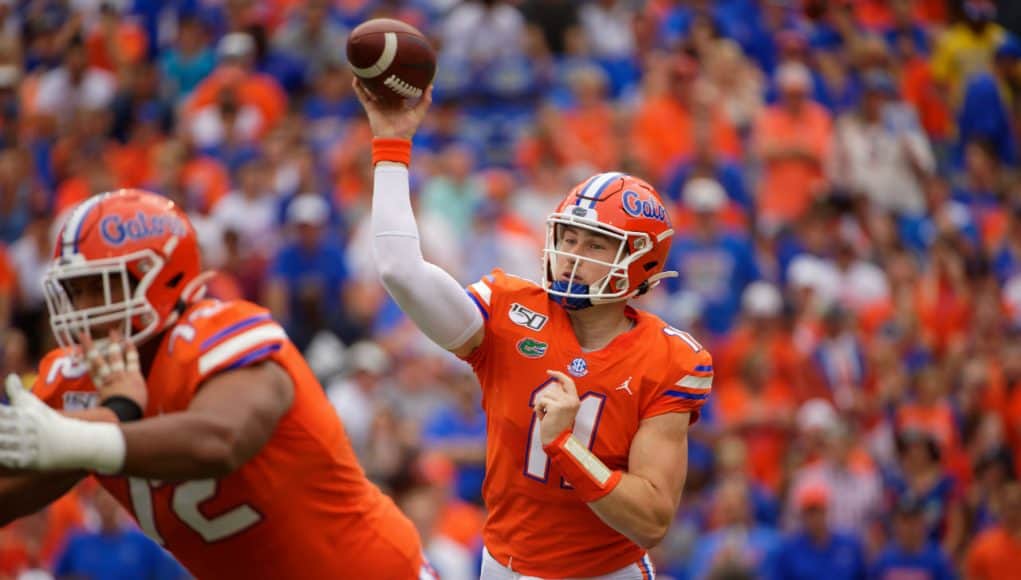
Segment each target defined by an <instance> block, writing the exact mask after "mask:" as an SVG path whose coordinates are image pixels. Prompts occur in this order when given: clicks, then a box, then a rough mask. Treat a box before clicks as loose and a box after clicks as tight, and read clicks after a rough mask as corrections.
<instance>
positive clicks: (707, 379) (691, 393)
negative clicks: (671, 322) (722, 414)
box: [641, 327, 713, 423]
mask: <svg viewBox="0 0 1021 580" xmlns="http://www.w3.org/2000/svg"><path fill="white" fill-rule="evenodd" d="M664 330H670V331H673V332H679V331H676V330H674V329H671V328H670V327H667V328H666V329H664ZM675 338H676V339H677V340H678V341H681V343H680V344H678V345H676V347H675V348H672V349H671V351H678V350H680V349H689V352H687V353H685V354H684V355H681V356H678V355H677V354H676V353H674V354H672V355H671V356H670V358H671V359H673V360H680V361H681V364H680V368H679V369H678V370H672V371H670V372H668V374H667V375H666V380H665V381H663V382H662V383H661V384H659V385H657V386H656V388H654V389H652V392H651V396H650V398H649V400H648V401H647V402H646V404H645V406H644V408H643V409H642V411H641V417H642V419H648V418H650V417H656V416H658V415H663V414H666V413H691V422H692V423H694V422H695V421H697V420H698V416H699V409H701V408H702V406H703V405H705V403H706V401H707V400H708V399H709V395H710V394H711V393H712V385H713V358H712V356H711V355H710V354H709V351H708V350H706V349H705V347H703V346H701V345H699V344H698V343H697V342H695V341H694V339H692V338H691V337H690V335H688V334H687V333H684V332H680V335H677V336H675ZM689 341H690V342H689ZM695 349H697V350H695ZM671 366H673V368H675V369H676V368H677V366H676V365H671Z"/></svg>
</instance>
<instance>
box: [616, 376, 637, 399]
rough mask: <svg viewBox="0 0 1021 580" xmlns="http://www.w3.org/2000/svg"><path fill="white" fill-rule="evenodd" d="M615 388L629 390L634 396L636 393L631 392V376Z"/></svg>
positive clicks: (628, 392)
mask: <svg viewBox="0 0 1021 580" xmlns="http://www.w3.org/2000/svg"><path fill="white" fill-rule="evenodd" d="M614 390H617V391H627V394H629V395H631V396H634V393H632V392H631V377H628V378H627V380H626V381H624V382H623V383H621V384H620V386H619V387H617V388H616V389H614Z"/></svg>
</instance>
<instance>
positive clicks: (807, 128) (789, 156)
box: [752, 62, 832, 223]
mask: <svg viewBox="0 0 1021 580" xmlns="http://www.w3.org/2000/svg"><path fill="white" fill-rule="evenodd" d="M777 86H778V89H779V92H780V95H779V100H778V102H777V104H776V105H774V106H772V107H769V108H768V109H766V110H765V111H763V112H762V113H760V115H759V118H758V120H757V121H756V123H755V128H754V129H753V131H752V141H753V151H754V155H755V156H756V157H757V158H758V160H759V161H760V162H761V163H762V165H763V171H762V180H761V185H760V187H759V192H758V200H757V202H758V208H759V212H760V214H761V215H760V218H761V219H762V220H765V221H771V222H774V223H791V222H793V221H795V220H797V219H798V218H800V217H801V216H802V215H804V213H805V212H806V210H808V208H809V206H810V205H811V203H812V201H813V199H814V198H815V197H816V196H817V195H818V194H819V192H820V191H821V189H822V187H823V186H824V185H825V182H824V179H823V164H824V162H825V160H826V157H827V155H828V154H829V148H830V135H831V132H832V128H831V121H830V114H829V113H828V112H827V111H826V109H824V108H823V107H822V106H820V105H819V104H818V103H815V102H813V101H811V100H810V99H809V92H810V91H811V89H812V77H811V75H810V73H809V71H808V68H806V67H805V66H804V65H802V64H799V63H790V62H789V63H785V64H783V65H781V66H780V67H779V68H778V69H777Z"/></svg>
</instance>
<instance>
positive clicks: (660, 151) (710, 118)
mask: <svg viewBox="0 0 1021 580" xmlns="http://www.w3.org/2000/svg"><path fill="white" fill-rule="evenodd" d="M656 66H660V67H661V68H662V69H663V70H661V71H658V73H659V74H662V75H663V76H664V79H663V80H664V81H665V86H664V87H663V91H662V92H661V93H658V94H649V95H646V98H645V100H644V101H643V102H642V104H641V105H640V106H639V108H638V112H637V113H636V115H635V120H634V128H633V132H632V138H633V140H634V149H635V150H634V156H635V157H636V158H637V160H638V161H639V162H640V163H641V164H642V166H644V167H645V168H646V170H647V171H648V174H649V175H651V176H652V179H653V180H655V181H656V182H658V181H660V180H662V179H663V178H664V176H665V173H666V170H667V169H668V168H669V167H670V166H671V164H673V163H674V162H675V161H676V160H677V159H678V158H681V157H689V156H690V155H691V154H692V152H693V151H694V149H695V144H694V134H695V130H696V127H698V126H699V125H700V124H702V125H708V127H706V128H705V129H704V130H707V131H708V132H709V134H710V135H712V137H711V141H712V143H713V148H714V149H716V150H717V151H719V152H720V153H722V154H724V155H729V156H731V157H734V158H736V157H739V156H740V154H741V143H740V140H739V139H738V136H737V131H735V130H734V126H733V125H732V124H731V123H730V121H729V120H728V119H727V117H726V116H725V115H724V114H723V113H722V112H721V111H720V110H719V107H717V106H715V104H713V103H707V102H704V100H705V97H707V96H708V95H706V94H699V93H705V91H704V90H701V89H700V88H699V86H698V82H697V81H698V72H699V71H698V63H697V62H696V61H694V60H693V59H691V58H690V57H680V58H677V59H673V60H669V61H667V62H666V63H664V64H660V65H656ZM651 74H653V73H650V75H651ZM650 85H653V83H651V82H650ZM647 88H651V86H650V87H647ZM700 100H701V101H703V102H699V101H700Z"/></svg>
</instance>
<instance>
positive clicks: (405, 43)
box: [347, 18, 436, 103]
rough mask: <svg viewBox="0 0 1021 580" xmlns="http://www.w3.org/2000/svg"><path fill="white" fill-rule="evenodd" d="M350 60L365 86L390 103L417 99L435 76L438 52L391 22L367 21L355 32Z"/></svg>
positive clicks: (402, 24)
mask: <svg viewBox="0 0 1021 580" xmlns="http://www.w3.org/2000/svg"><path fill="white" fill-rule="evenodd" d="M347 60H348V62H349V63H350V64H351V70H352V71H353V72H354V74H355V76H357V77H358V78H359V79H360V80H361V82H362V84H363V85H365V87H366V88H367V89H368V90H369V91H371V92H372V93H373V94H374V95H376V96H377V97H379V98H380V99H382V100H383V101H386V102H388V103H400V102H402V101H403V100H404V99H418V98H419V97H421V96H422V94H423V93H424V91H425V89H426V87H428V86H429V83H431V82H432V80H433V75H435V74H436V51H434V50H433V47H432V45H431V44H430V43H429V40H428V39H426V37H425V35H424V34H422V33H421V32H419V31H418V29H417V28H415V27H414V26H411V25H410V24H407V23H405V22H401V21H400V20H393V19H391V18H375V19H373V20H367V21H365V22H363V23H361V24H359V25H358V27H357V28H355V29H354V30H352V31H351V35H350V36H348V37H347Z"/></svg>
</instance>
